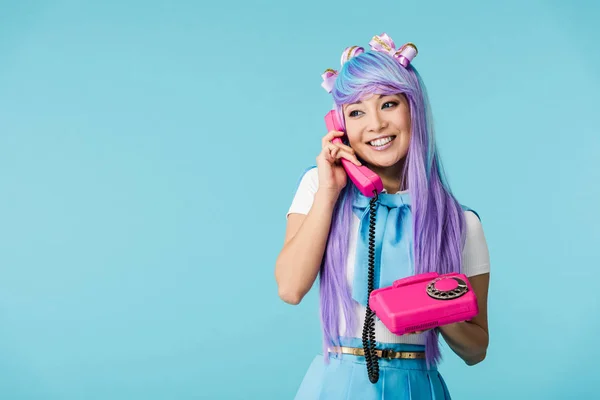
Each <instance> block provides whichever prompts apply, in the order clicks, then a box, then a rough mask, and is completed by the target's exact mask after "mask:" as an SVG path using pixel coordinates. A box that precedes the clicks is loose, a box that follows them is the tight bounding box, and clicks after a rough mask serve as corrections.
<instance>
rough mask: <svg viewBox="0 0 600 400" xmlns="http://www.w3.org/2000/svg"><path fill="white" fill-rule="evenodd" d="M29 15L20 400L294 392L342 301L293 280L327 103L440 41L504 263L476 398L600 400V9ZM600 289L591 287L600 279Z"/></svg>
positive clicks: (220, 9) (438, 87)
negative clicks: (384, 46) (338, 84)
mask: <svg viewBox="0 0 600 400" xmlns="http://www.w3.org/2000/svg"><path fill="white" fill-rule="evenodd" d="M371 3H372V5H369V6H367V3H366V2H364V1H362V0H347V1H345V2H342V3H335V4H330V3H322V2H320V1H317V0H312V1H308V0H306V1H302V2H299V1H298V2H283V1H281V2H275V1H256V2H247V1H236V0H231V1H228V2H211V3H210V4H205V2H178V3H176V4H175V3H172V2H168V1H164V2H157V1H147V0H146V1H139V2H127V3H126V4H125V3H123V2H120V1H110V2H109V1H106V2H88V3H87V4H86V3H81V2H76V1H46V2H27V1H22V2H11V1H3V2H2V5H1V9H2V12H1V13H0V57H1V62H0V189H1V195H0V377H1V378H0V398H2V399H44V400H53V399H69V400H70V399H84V398H85V399H88V400H92V399H112V400H116V399H145V400H152V399H192V398H194V399H197V398H202V399H291V398H293V394H294V393H295V390H296V388H297V385H298V384H299V383H300V381H301V379H302V377H303V374H304V372H305V370H306V368H307V367H308V364H309V362H310V360H311V359H312V357H313V356H314V354H315V353H316V352H318V351H320V349H321V342H320V340H321V337H320V327H319V317H318V296H317V292H316V290H313V291H311V292H310V293H309V294H308V296H307V297H306V298H305V299H304V301H303V302H302V303H301V304H300V305H299V306H295V307H294V306H290V305H287V304H284V303H283V302H281V301H280V300H279V298H278V297H277V289H276V285H275V280H274V276H273V269H274V264H275V258H276V256H277V254H278V252H279V250H280V249H281V245H282V243H283V235H284V229H285V213H286V211H287V208H288V207H289V204H290V202H291V200H292V195H293V192H294V189H295V185H296V182H297V179H298V177H299V174H300V173H301V172H302V171H303V170H304V168H305V167H306V166H308V165H311V164H313V163H314V159H315V157H316V155H317V153H318V151H319V149H320V139H321V137H322V135H323V134H324V133H325V128H324V123H323V115H324V114H325V113H326V112H327V110H328V109H329V108H330V106H331V98H330V97H329V96H328V95H327V94H326V93H325V91H324V90H323V89H322V88H321V87H320V83H321V78H320V74H321V73H322V72H323V71H324V69H325V68H329V67H332V68H337V67H338V66H339V57H340V54H341V52H342V50H343V49H344V48H345V47H346V46H349V45H354V44H357V45H362V46H365V47H368V42H369V40H370V38H371V37H372V36H373V35H375V34H380V33H382V32H387V33H388V34H389V35H390V36H391V37H392V38H394V39H395V40H396V41H397V42H406V41H412V42H414V43H416V45H417V46H418V48H419V51H420V52H419V56H418V57H417V58H416V60H415V66H416V67H417V68H418V69H419V70H420V72H421V73H422V75H423V77H424V80H425V82H426V84H427V86H428V89H429V94H430V97H431V101H432V107H433V111H434V116H435V123H436V127H437V133H438V141H439V146H440V150H441V154H442V160H443V162H444V163H445V167H446V170H447V172H448V174H449V178H450V183H451V185H452V189H453V191H454V192H455V194H456V196H457V197H458V198H459V200H460V201H461V202H463V203H464V204H468V205H469V206H471V207H473V208H475V209H476V210H477V211H478V212H479V213H480V215H481V217H482V219H483V225H484V229H485V233H486V236H487V239H488V242H489V248H490V254H491V260H492V266H491V268H492V280H491V287H490V300H489V318H490V347H489V352H488V356H487V359H486V360H485V361H484V362H483V363H481V364H479V365H477V366H474V367H467V366H466V365H465V364H464V363H462V361H460V360H459V359H458V357H456V356H455V355H454V354H453V353H452V352H451V351H450V350H449V349H448V347H447V346H445V347H444V355H445V362H444V363H443V364H442V365H441V367H440V369H441V370H442V373H443V374H444V376H445V378H446V380H447V382H448V385H449V387H450V390H451V392H452V393H453V394H454V396H455V397H456V398H457V399H488V400H492V399H506V398H515V399H517V398H518V399H567V398H568V399H571V398H590V397H591V396H593V395H594V394H596V393H597V390H596V388H595V383H594V380H595V378H594V376H596V377H597V372H594V371H595V370H596V367H595V360H597V359H598V358H600V351H599V350H598V346H596V343H597V338H598V335H599V334H600V329H599V328H600V323H599V317H598V311H597V310H598V305H599V304H598V303H599V301H598V297H599V296H598V291H597V290H595V286H594V285H593V282H595V279H596V272H597V270H598V256H597V254H598V252H597V250H598V243H599V241H600V232H599V228H598V227H599V226H600V213H599V212H598V206H597V205H598V198H599V197H600V185H599V184H598V182H600V168H599V167H598V154H599V152H600V138H599V135H598V123H599V122H600V121H599V117H598V113H597V110H596V108H597V107H598V104H599V100H600V95H599V94H598V93H600V74H599V72H598V71H600V68H599V63H600V52H599V51H598V46H597V39H598V38H599V37H600V31H599V29H598V24H597V21H598V19H599V18H600V7H599V6H598V4H597V2H596V3H595V2H592V1H587V2H585V1H580V2H572V3H570V4H566V2H559V1H541V0H537V1H529V2H526V3H524V2H521V1H516V0H514V1H507V2H502V4H498V3H500V2H485V3H484V2H478V3H474V2H461V1H454V2H450V3H448V2H445V1H421V2H399V1H396V2H393V4H390V2H389V1H373V2H371ZM588 285H589V286H588Z"/></svg>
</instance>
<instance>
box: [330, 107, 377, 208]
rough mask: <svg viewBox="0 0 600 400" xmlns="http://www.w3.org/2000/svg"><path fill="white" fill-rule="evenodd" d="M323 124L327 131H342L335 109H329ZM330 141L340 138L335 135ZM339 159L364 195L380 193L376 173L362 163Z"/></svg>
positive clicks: (369, 195)
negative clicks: (357, 163)
mask: <svg viewBox="0 0 600 400" xmlns="http://www.w3.org/2000/svg"><path fill="white" fill-rule="evenodd" d="M325 125H326V126H327V130H328V131H340V132H343V129H342V127H341V126H340V124H339V120H338V119H337V112H336V111H335V110H331V111H329V112H328V113H327V115H325ZM332 142H333V143H342V140H341V139H340V138H339V137H336V138H335V139H333V140H332ZM341 161H342V166H343V167H344V169H345V170H346V173H347V174H348V177H349V178H350V180H351V181H352V182H353V183H354V184H355V185H356V187H357V188H358V190H360V192H361V193H362V194H363V195H365V196H366V197H373V196H374V193H373V192H377V194H379V193H381V191H382V190H383V183H382V182H381V178H380V177H379V176H378V175H377V174H375V173H374V172H373V171H371V170H370V169H368V168H367V167H365V166H364V165H361V166H358V165H356V164H354V163H352V162H351V161H348V160H346V159H345V158H342V159H341Z"/></svg>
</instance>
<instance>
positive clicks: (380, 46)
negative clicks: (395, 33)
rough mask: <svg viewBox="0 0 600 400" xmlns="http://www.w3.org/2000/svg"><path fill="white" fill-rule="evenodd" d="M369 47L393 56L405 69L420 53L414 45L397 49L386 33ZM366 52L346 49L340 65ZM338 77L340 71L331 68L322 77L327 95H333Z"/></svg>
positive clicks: (372, 40)
mask: <svg viewBox="0 0 600 400" xmlns="http://www.w3.org/2000/svg"><path fill="white" fill-rule="evenodd" d="M369 45H370V46H371V49H373V50H375V51H379V52H382V53H387V54H389V55H391V56H392V57H394V58H395V59H396V60H398V62H399V63H400V64H401V65H402V66H404V68H407V67H408V64H410V63H411V61H412V60H413V58H415V57H416V55H417V53H418V51H417V47H416V46H415V45H414V44H412V43H406V44H404V45H403V46H402V47H400V49H396V45H395V44H394V41H393V40H392V38H391V37H389V36H388V35H387V34H386V33H382V34H381V35H375V36H373V39H371V41H370V42H369ZM364 52H365V49H364V48H362V47H360V46H350V47H346V48H345V49H344V52H343V53H342V57H341V59H340V64H341V65H342V66H343V65H344V63H346V62H347V61H348V60H350V59H351V58H352V57H356V56H357V55H359V54H362V53H364ZM337 77H338V71H336V70H334V69H331V68H328V69H326V70H325V72H324V73H323V74H322V75H321V78H323V83H321V86H323V88H324V89H325V90H326V91H327V93H331V91H332V90H333V86H334V85H335V80H336V79H337Z"/></svg>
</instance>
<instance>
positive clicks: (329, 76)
mask: <svg viewBox="0 0 600 400" xmlns="http://www.w3.org/2000/svg"><path fill="white" fill-rule="evenodd" d="M337 76H338V72H337V71H336V70H334V69H331V68H328V69H326V70H325V72H323V74H322V75H321V78H323V83H321V86H323V88H324V89H325V90H327V93H331V91H332V90H333V85H335V80H336V78H337Z"/></svg>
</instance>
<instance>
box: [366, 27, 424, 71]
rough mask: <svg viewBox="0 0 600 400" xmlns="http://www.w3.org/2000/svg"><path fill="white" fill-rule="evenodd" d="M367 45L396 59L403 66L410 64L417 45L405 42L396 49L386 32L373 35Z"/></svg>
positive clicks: (415, 53)
mask: <svg viewBox="0 0 600 400" xmlns="http://www.w3.org/2000/svg"><path fill="white" fill-rule="evenodd" d="M369 46H371V48H372V49H373V50H375V51H379V52H382V53H387V54H389V55H391V56H392V57H394V58H395V59H396V60H398V62H399V63H400V64H402V65H403V66H404V68H407V67H408V64H410V62H411V61H412V60H413V58H415V56H416V55H417V53H418V51H417V46H415V45H414V44H412V43H406V44H404V45H402V47H400V48H399V49H396V45H395V44H394V41H393V40H392V38H391V37H389V36H388V35H387V34H386V33H382V34H381V35H375V36H373V39H371V41H370V42H369Z"/></svg>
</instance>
